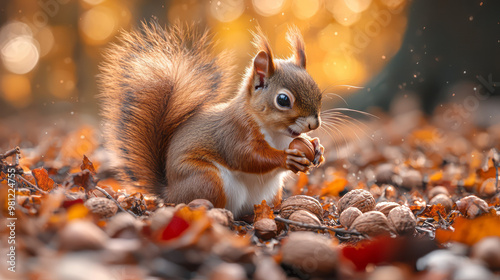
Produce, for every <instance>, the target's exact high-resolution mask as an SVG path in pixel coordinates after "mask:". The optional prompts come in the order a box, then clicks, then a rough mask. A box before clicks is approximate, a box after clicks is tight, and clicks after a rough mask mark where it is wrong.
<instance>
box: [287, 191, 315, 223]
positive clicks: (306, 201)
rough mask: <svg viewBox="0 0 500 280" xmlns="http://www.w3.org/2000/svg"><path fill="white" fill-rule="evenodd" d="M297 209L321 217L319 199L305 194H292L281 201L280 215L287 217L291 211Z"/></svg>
mask: <svg viewBox="0 0 500 280" xmlns="http://www.w3.org/2000/svg"><path fill="white" fill-rule="evenodd" d="M298 210H307V211H309V212H311V213H312V214H314V215H316V217H318V219H320V220H322V218H323V208H322V207H321V204H320V203H319V201H318V200H317V199H315V198H313V197H310V196H307V195H294V196H290V197H289V198H287V199H286V200H285V201H283V203H282V204H281V211H280V216H281V217H283V218H285V219H288V218H289V217H290V215H292V213H293V212H295V211H298Z"/></svg>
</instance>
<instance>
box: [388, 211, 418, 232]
mask: <svg viewBox="0 0 500 280" xmlns="http://www.w3.org/2000/svg"><path fill="white" fill-rule="evenodd" d="M387 220H389V224H390V225H391V226H392V228H393V229H394V231H395V232H396V233H397V234H399V235H407V234H413V232H414V231H415V227H416V226H417V219H416V218H415V216H414V215H413V212H411V210H410V208H408V207H404V206H399V207H396V208H394V209H392V210H391V211H390V212H389V215H388V216H387Z"/></svg>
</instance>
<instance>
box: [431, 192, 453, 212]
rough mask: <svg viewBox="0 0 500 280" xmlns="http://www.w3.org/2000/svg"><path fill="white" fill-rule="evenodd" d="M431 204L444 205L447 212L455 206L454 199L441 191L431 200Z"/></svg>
mask: <svg viewBox="0 0 500 280" xmlns="http://www.w3.org/2000/svg"><path fill="white" fill-rule="evenodd" d="M429 204H430V205H443V207H444V209H445V210H446V212H450V211H451V208H452V207H453V200H451V198H450V197H449V196H448V195H446V194H444V193H440V194H437V195H436V196H434V197H433V198H432V199H431V200H430V201H429Z"/></svg>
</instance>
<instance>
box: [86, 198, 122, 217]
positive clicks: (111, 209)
mask: <svg viewBox="0 0 500 280" xmlns="http://www.w3.org/2000/svg"><path fill="white" fill-rule="evenodd" d="M84 205H85V207H87V209H89V210H90V212H92V213H94V214H97V215H98V216H100V217H102V218H110V217H112V216H114V215H115V214H116V211H118V206H116V204H115V202H114V201H112V200H110V199H107V198H105V197H91V198H89V199H87V201H85V203H84Z"/></svg>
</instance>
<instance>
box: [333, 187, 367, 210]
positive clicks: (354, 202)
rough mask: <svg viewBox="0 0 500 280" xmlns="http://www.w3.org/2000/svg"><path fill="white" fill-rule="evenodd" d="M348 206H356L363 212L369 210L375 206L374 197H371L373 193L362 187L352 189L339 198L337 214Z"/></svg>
mask: <svg viewBox="0 0 500 280" xmlns="http://www.w3.org/2000/svg"><path fill="white" fill-rule="evenodd" d="M349 207H356V208H358V209H359V210H361V212H363V213H364V212H368V211H371V210H373V209H374V208H375V198H373V195H372V194H371V193H370V192H369V191H366V190H362V189H356V190H352V191H350V192H348V193H346V194H345V195H344V196H343V197H342V198H341V199H340V200H339V203H338V212H339V214H342V212H343V211H344V210H345V209H347V208H349Z"/></svg>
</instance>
